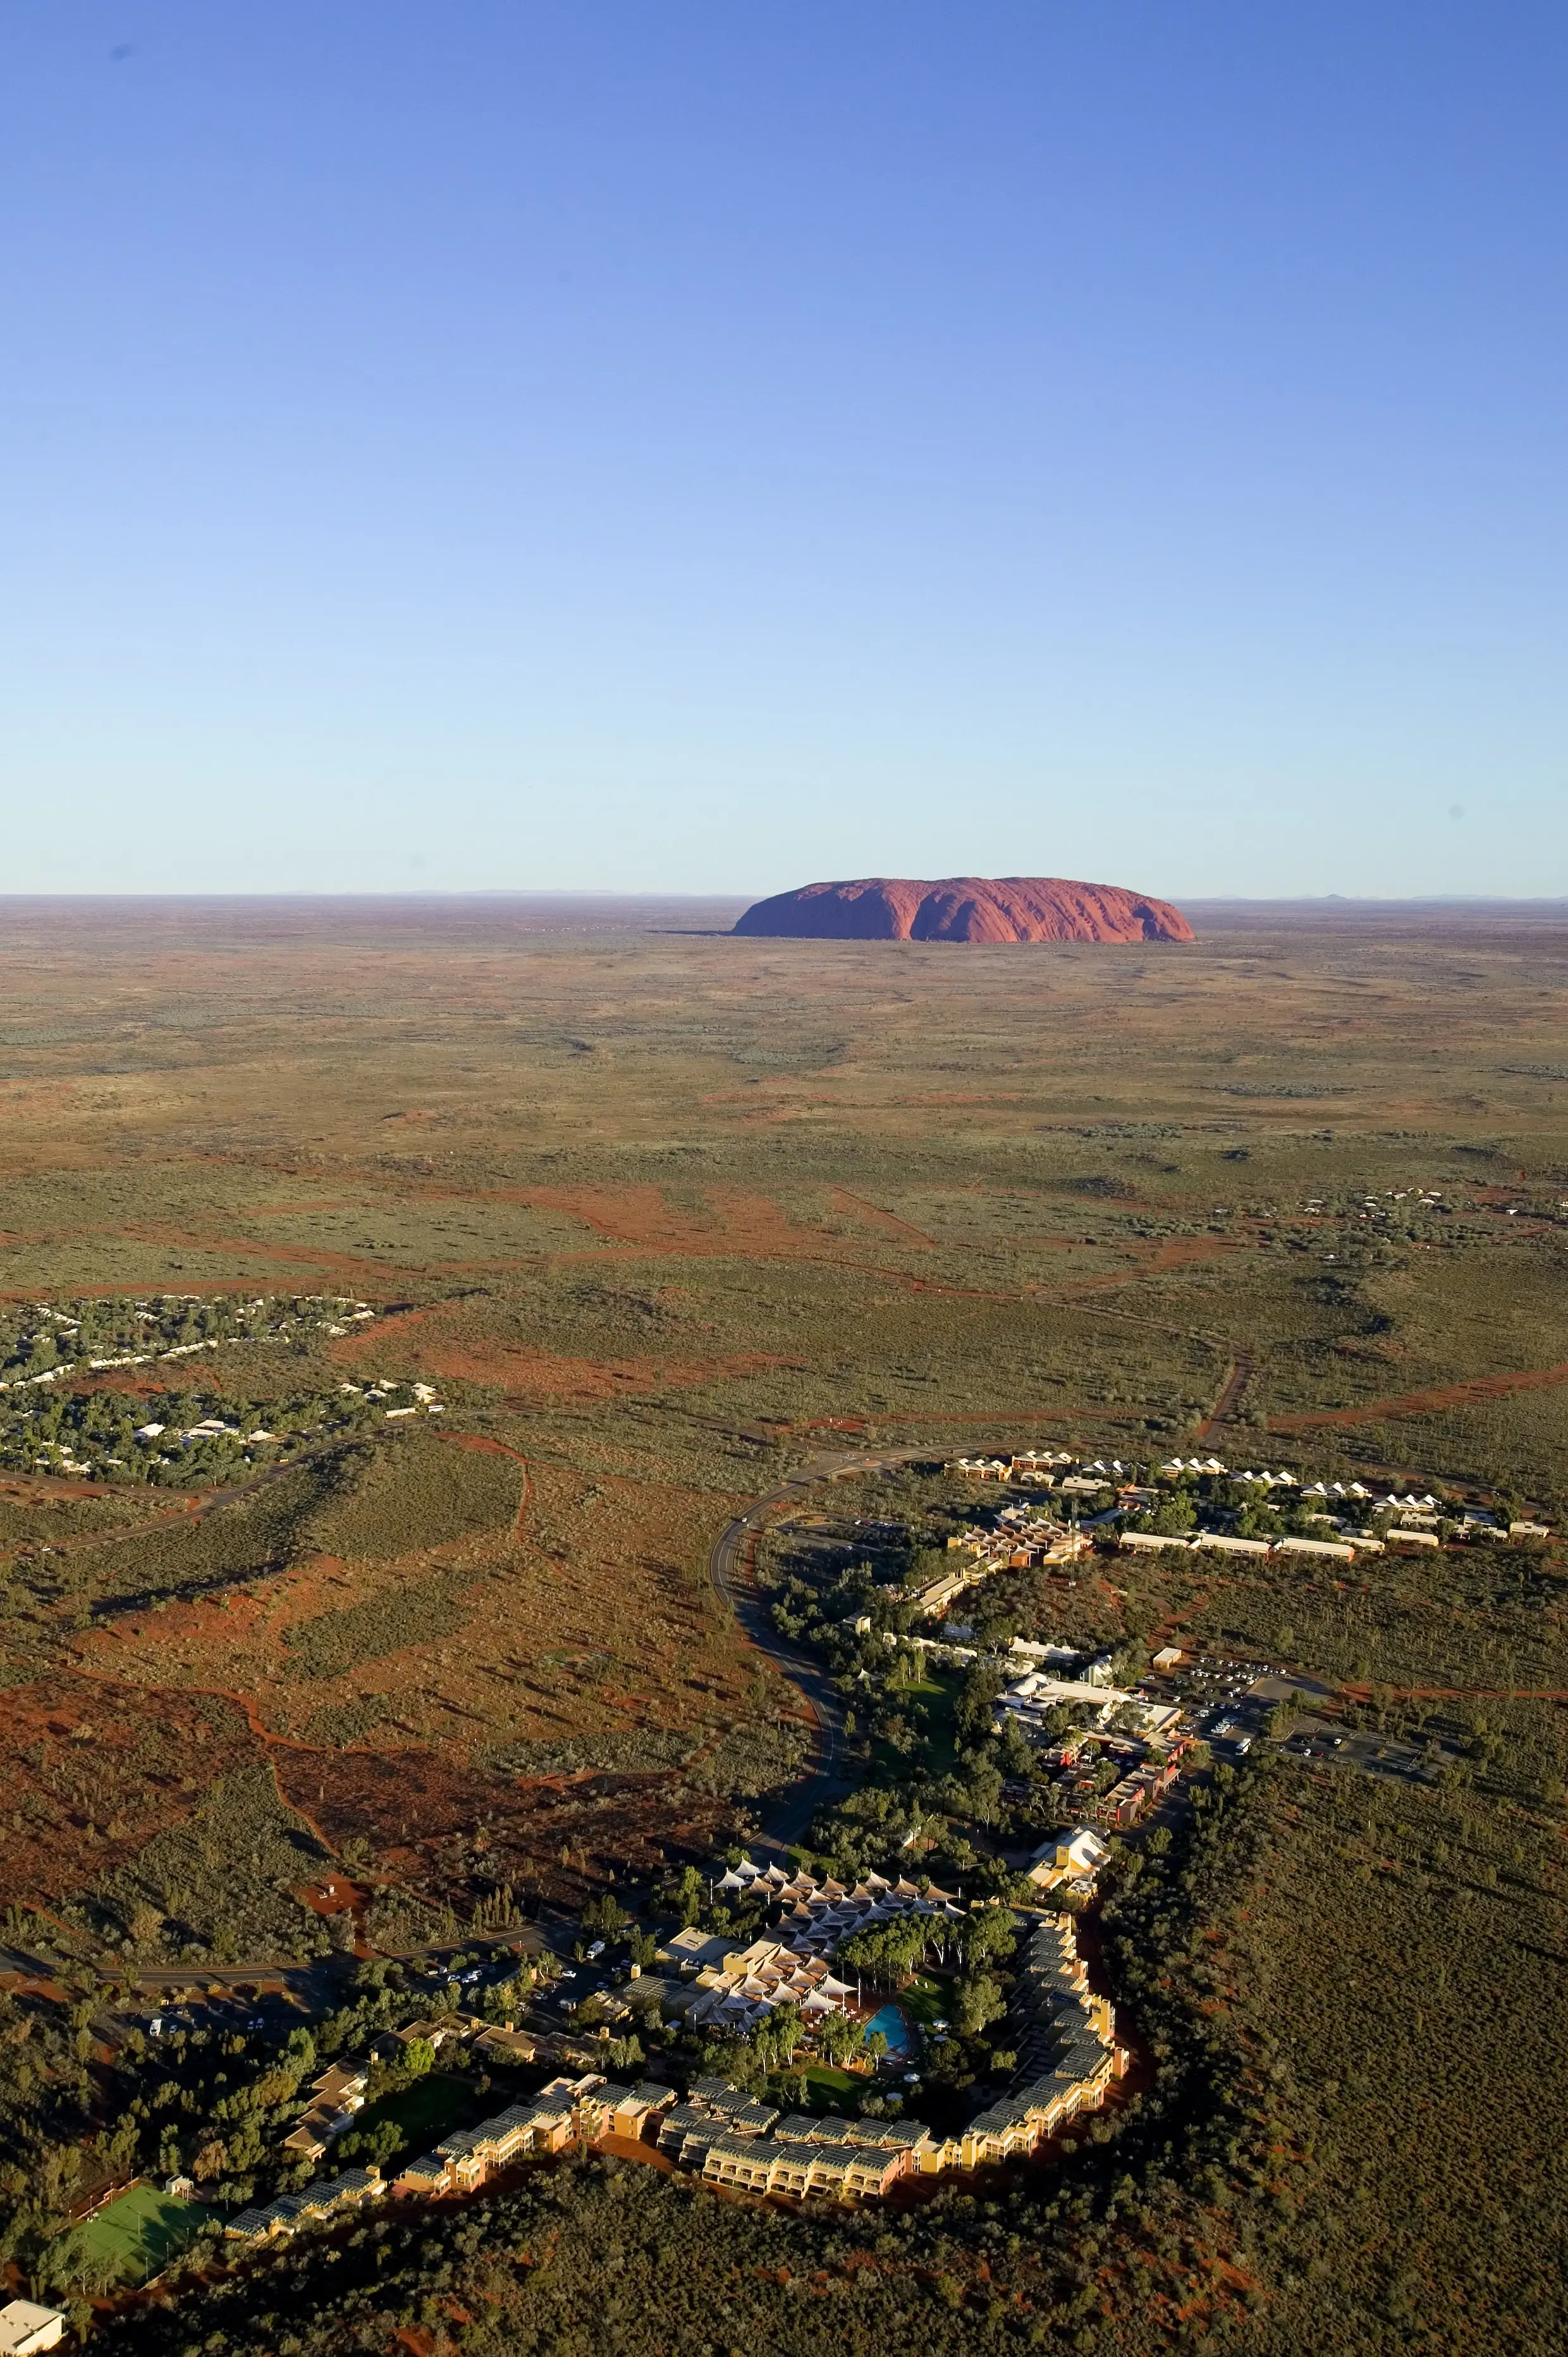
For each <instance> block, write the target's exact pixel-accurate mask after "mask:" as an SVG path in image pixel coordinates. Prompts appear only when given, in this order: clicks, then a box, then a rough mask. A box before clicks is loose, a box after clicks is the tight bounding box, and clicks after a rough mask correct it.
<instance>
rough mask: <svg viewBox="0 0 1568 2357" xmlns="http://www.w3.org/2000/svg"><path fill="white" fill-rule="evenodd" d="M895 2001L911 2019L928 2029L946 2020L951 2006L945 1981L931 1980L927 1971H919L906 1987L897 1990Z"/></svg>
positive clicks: (949, 1991)
mask: <svg viewBox="0 0 1568 2357" xmlns="http://www.w3.org/2000/svg"><path fill="white" fill-rule="evenodd" d="M952 2001H953V1996H952V1990H951V1987H950V1986H949V1984H948V1983H947V1982H945V1981H939V1980H933V1979H932V1977H931V1975H930V1974H929V1973H920V1974H918V1975H917V1977H916V1978H915V1979H914V1980H912V1981H911V1982H910V1983H909V1986H908V1988H901V1989H899V1990H898V1991H897V2003H898V2004H899V2005H900V2006H901V2007H902V2008H903V2010H904V2011H905V2012H906V2013H907V2014H908V2017H909V2018H910V2020H911V2021H917V2022H918V2023H919V2025H920V2028H921V2029H931V2028H932V2026H933V2024H935V2023H936V2022H939V2021H946V2020H947V2019H948V2018H949V2015H950V2011H951V2007H952Z"/></svg>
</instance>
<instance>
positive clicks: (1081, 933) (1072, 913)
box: [735, 876, 1193, 942]
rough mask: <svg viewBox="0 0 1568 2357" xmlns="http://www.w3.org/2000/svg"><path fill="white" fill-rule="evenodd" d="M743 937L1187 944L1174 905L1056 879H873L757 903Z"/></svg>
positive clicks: (740, 928)
mask: <svg viewBox="0 0 1568 2357" xmlns="http://www.w3.org/2000/svg"><path fill="white" fill-rule="evenodd" d="M735 930H736V932H737V933H751V934H760V935H766V936H772V937H779V936H783V937H787V938H790V939H795V940H806V941H840V942H845V941H847V942H911V941H912V942H1190V941H1191V940H1192V938H1193V932H1192V927H1191V926H1190V925H1189V924H1188V923H1187V919H1186V918H1185V917H1184V916H1183V915H1182V913H1181V911H1180V909H1173V908H1172V907H1171V905H1170V903H1169V901H1168V900H1152V899H1149V898H1148V897H1147V896H1146V895H1145V894H1144V893H1141V892H1129V891H1126V890H1125V889H1123V888H1122V886H1121V885H1119V884H1077V883H1072V882H1070V881H1069V879H1068V878H1066V877H1059V876H1003V877H993V878H988V877H981V876H952V877H946V878H945V879H944V880H943V881H941V882H940V883H935V884H932V883H924V882H919V881H917V880H914V879H911V878H909V877H888V876H868V877H862V878H860V879H859V881H857V882H855V883H849V884H806V885H802V886H801V887H800V889H799V890H798V891H794V892H779V893H776V894H775V895H774V896H773V898H772V899H768V900H758V901H757V903H756V904H755V906H754V907H752V908H749V909H747V910H746V914H745V915H744V916H743V917H742V918H741V919H740V920H739V921H738V923H737V924H736V929H735Z"/></svg>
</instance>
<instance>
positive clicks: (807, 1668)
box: [708, 1442, 934, 1847]
mask: <svg viewBox="0 0 1568 2357" xmlns="http://www.w3.org/2000/svg"><path fill="white" fill-rule="evenodd" d="M933 1454H934V1452H933V1450H932V1448H931V1447H930V1444H929V1442H928V1443H927V1445H926V1446H925V1447H924V1448H878V1449H873V1450H868V1451H865V1452H857V1453H853V1454H850V1455H847V1456H840V1457H816V1458H812V1459H811V1462H810V1463H809V1464H806V1465H802V1466H801V1467H800V1469H798V1470H797V1471H796V1472H794V1473H791V1474H790V1475H789V1479H788V1480H785V1481H781V1482H780V1483H779V1487H778V1488H777V1489H776V1490H769V1491H768V1493H767V1495H766V1496H765V1497H761V1498H754V1499H753V1500H752V1501H751V1503H750V1505H749V1506H747V1508H746V1512H744V1513H743V1514H737V1515H736V1519H735V1521H734V1522H733V1523H730V1525H729V1527H728V1528H727V1529H726V1530H725V1531H724V1532H722V1533H721V1534H720V1535H719V1537H718V1539H717V1540H716V1541H715V1542H714V1549H713V1553H712V1554H711V1555H709V1557H708V1577H710V1578H711V1579H712V1581H713V1583H714V1589H715V1591H716V1593H717V1595H718V1597H719V1599H720V1601H721V1603H724V1604H725V1605H727V1606H728V1607H729V1609H730V1610H731V1611H732V1612H733V1613H734V1614H735V1617H736V1621H737V1622H738V1623H739V1625H740V1627H741V1628H742V1629H743V1630H744V1631H745V1632H746V1636H747V1637H748V1638H749V1639H750V1640H751V1641H752V1643H753V1644H754V1645H756V1646H757V1649H758V1650H759V1651H760V1652H764V1653H766V1654H767V1655H768V1658H769V1659H770V1660H771V1661H773V1662H774V1663H777V1665H778V1667H779V1669H780V1670H782V1671H783V1673H784V1675H785V1676H786V1677H787V1678H788V1679H789V1681H790V1683H791V1684H793V1685H795V1686H797V1687H799V1689H800V1693H801V1694H802V1695H804V1697H805V1699H806V1702H807V1704H808V1706H809V1707H810V1709H811V1715H812V1717H813V1718H814V1719H815V1721H816V1726H817V1741H816V1756H815V1758H814V1760H813V1761H812V1764H811V1772H810V1773H809V1775H807V1776H806V1777H805V1778H804V1780H803V1781H801V1782H800V1783H799V1784H796V1785H795V1786H794V1787H793V1788H792V1789H791V1790H790V1791H789V1792H788V1793H787V1794H786V1795H785V1796H784V1797H783V1798H782V1800H781V1801H780V1802H779V1804H778V1806H777V1807H776V1808H775V1810H774V1812H773V1814H772V1818H771V1821H770V1822H769V1824H768V1826H767V1828H766V1837H767V1839H768V1841H769V1842H772V1843H774V1844H776V1845H777V1846H779V1847H784V1846H788V1845H789V1843H792V1842H798V1841H800V1838H801V1837H802V1835H804V1834H805V1833H806V1831H807V1830H808V1828H809V1827H810V1825H811V1819H812V1818H813V1817H814V1816H815V1815H816V1813H817V1812H818V1810H819V1809H822V1808H824V1807H826V1806H827V1804H828V1803H830V1802H832V1801H836V1800H842V1799H843V1795H844V1794H845V1793H846V1792H853V1791H854V1786H855V1783H856V1781H857V1780H856V1779H855V1778H854V1776H852V1775H851V1774H850V1773H849V1771H848V1769H847V1766H846V1764H845V1760H844V1752H843V1697H842V1696H841V1695H839V1694H838V1693H837V1692H836V1691H835V1689H834V1686H833V1683H832V1676H831V1675H830V1674H829V1672H828V1670H827V1669H826V1667H825V1666H824V1664H823V1663H821V1662H819V1661H816V1660H814V1659H813V1658H812V1656H811V1654H810V1653H804V1652H801V1651H800V1648H799V1647H798V1646H795V1645H792V1644H790V1642H789V1639H788V1638H786V1637H781V1636H780V1635H779V1631H778V1630H777V1629H776V1628H775V1627H774V1625H773V1617H772V1614H771V1612H770V1611H769V1609H768V1601H767V1598H765V1597H764V1596H763V1595H762V1594H761V1592H760V1590H759V1589H758V1588H757V1587H756V1586H755V1585H754V1584H753V1580H752V1576H751V1557H752V1549H753V1545H754V1544H755V1541H756V1538H757V1533H758V1531H759V1530H760V1529H761V1527H762V1525H763V1524H764V1523H766V1521H767V1519H768V1514H769V1513H770V1512H772V1511H773V1510H774V1509H776V1508H777V1507H779V1506H790V1505H798V1504H799V1503H800V1501H801V1500H802V1499H803V1498H804V1497H805V1495H806V1494H807V1492H808V1491H811V1490H813V1489H816V1488H817V1487H818V1486H819V1485H820V1484H821V1483H822V1482H824V1481H836V1480H841V1479H842V1478H843V1476H844V1475H845V1474H849V1473H880V1472H883V1471H885V1470H886V1469H888V1468H889V1467H891V1466H895V1465H909V1464H914V1463H917V1462H918V1461H919V1460H920V1459H922V1458H930V1457H931V1456H932V1455H933Z"/></svg>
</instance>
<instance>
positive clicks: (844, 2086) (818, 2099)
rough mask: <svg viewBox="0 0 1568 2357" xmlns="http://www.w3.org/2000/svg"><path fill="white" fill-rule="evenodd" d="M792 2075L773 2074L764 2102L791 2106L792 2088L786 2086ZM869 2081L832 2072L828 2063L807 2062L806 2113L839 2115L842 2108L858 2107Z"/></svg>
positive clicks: (793, 2091) (856, 2076)
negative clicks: (847, 2105) (838, 2112)
mask: <svg viewBox="0 0 1568 2357" xmlns="http://www.w3.org/2000/svg"><path fill="white" fill-rule="evenodd" d="M794 2075H795V2074H794V2072H783V2071H778V2072H774V2074H773V2076H772V2077H771V2078H770V2079H769V2080H768V2101H769V2103H773V2104H793V2103H794V2101H795V2090H794V2087H793V2086H792V2085H791V2084H789V2082H790V2081H792V2080H793V2078H794ZM871 2086H872V2081H871V2080H869V2079H867V2078H864V2077H862V2076H861V2075H860V2073H859V2072H854V2071H835V2070H834V2069H833V2068H832V2064H831V2063H828V2062H808V2063H807V2065H806V2108H807V2109H808V2110H809V2111H818V2112H831V2111H843V2108H844V2105H845V2104H852V2105H854V2106H855V2107H858V2105H859V2102H860V2098H861V2097H862V2095H864V2094H865V2093H868V2092H869V2091H870V2089H871Z"/></svg>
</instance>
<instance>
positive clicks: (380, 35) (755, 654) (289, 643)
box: [0, 0, 1568, 898]
mask: <svg viewBox="0 0 1568 2357" xmlns="http://www.w3.org/2000/svg"><path fill="white" fill-rule="evenodd" d="M1565 86H1568V11H1564V10H1563V6H1562V5H1561V0H1550V5H1547V0H1541V5H1536V0H1487V5H1449V0H1397V4H1396V0H1316V5H1303V0H1294V5H1287V0H963V5H958V0H951V5H931V4H930V0H875V5H874V4H873V0H831V5H829V0H789V5H783V0H724V5H718V0H660V4H659V5H657V6H651V5H648V0H638V5H631V0H571V5H564V0H562V5H532V0H510V5H499V0H443V5H440V6H436V5H434V0H425V5H410V0H376V5H364V0H330V5H327V6H322V5H320V0H313V5H308V6H307V5H303V0H268V5H267V6H266V7H264V8H255V7H252V8H233V7H218V6H215V5H212V0H200V5H196V0H121V4H120V5H106V0H50V5H47V6H45V5H35V6H33V7H31V8H29V9H27V10H23V11H18V12H16V14H14V15H13V16H12V17H11V19H10V22H9V25H8V28H7V35H6V44H5V65H4V74H3V80H0V206H3V208H4V234H3V237H0V246H3V248H4V254H5V258H4V262H3V264H0V268H3V272H4V276H3V281H0V303H3V306H4V317H5V347H6V350H7V358H6V361H5V368H4V370H3V371H0V476H3V496H4V507H3V511H0V513H3V518H4V522H3V529H0V701H3V705H4V711H5V721H4V726H3V729H0V762H3V765H4V767H3V771H0V775H3V777H4V780H5V811H6V817H5V830H4V834H3V835H0V843H3V845H4V857H3V858H0V879H3V884H4V886H5V887H8V888H11V889H13V890H60V889H63V890H69V889H92V890H114V889H134V890H244V889H268V890H276V889H283V890H287V889H319V890H337V889H367V890H385V889H388V888H392V889H405V888H406V889H420V888H424V889H430V888H441V889H454V888H456V889H467V888H513V889H521V890H530V889H544V888H609V889H626V890H635V889H638V888H658V889H663V890H679V889H690V890H693V891H706V890H728V889H735V890H737V891H754V890H755V891H757V892H761V891H765V890H775V889H779V888H783V887H785V886H788V885H789V884H792V883H797V882H804V881H806V880H808V879H810V878H811V877H821V876H851V875H856V874H863V873H866V872H875V871H882V872H897V873H904V874H913V875H929V876H938V875H943V874H948V873H952V872H964V873H979V874H992V875H995V874H1017V873H1031V874H1032V873H1057V874H1062V875H1069V876H1083V877H1093V878H1098V879H1103V880H1109V881H1115V882H1127V883H1131V884H1133V885H1136V886H1138V887H1140V888H1144V889H1145V890H1150V891H1155V892H1164V893H1167V894H1169V895H1171V896H1173V897H1177V898H1179V897H1180V896H1181V895H1183V894H1190V895H1195V896H1196V895H1199V894H1210V893H1230V892H1240V893H1260V894H1293V895H1294V894H1298V893H1318V892H1329V891H1341V892H1347V893H1358V892H1375V893H1380V894H1381V893H1412V894H1413V893H1427V892H1465V891H1486V892H1506V893H1516V892H1517V893H1562V892H1565V891H1568V729H1565V726H1564V723H1565V721H1568V645H1565V632H1564V619H1565V614H1564V608H1565V604H1568V597H1565V566H1568V559H1565V554H1564V552H1565V550H1568V529H1565V527H1568V513H1565V509H1568V498H1565V483H1564V457H1565V451H1568V383H1565V381H1564V380H1565V370H1564V364H1563V363H1564V353H1565V345H1568V339H1565V335H1564V312H1565V306H1568V291H1565V277H1564V273H1563V266H1562V256H1563V242H1564V234H1565V230H1568V203H1565V199H1568V142H1565V141H1564V139H1563V131H1562V108H1563V92H1564V88H1565Z"/></svg>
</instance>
